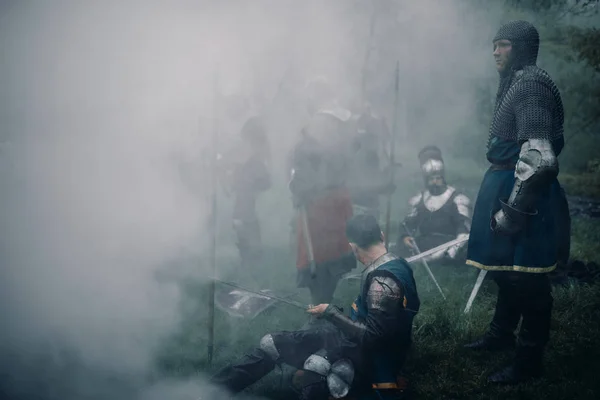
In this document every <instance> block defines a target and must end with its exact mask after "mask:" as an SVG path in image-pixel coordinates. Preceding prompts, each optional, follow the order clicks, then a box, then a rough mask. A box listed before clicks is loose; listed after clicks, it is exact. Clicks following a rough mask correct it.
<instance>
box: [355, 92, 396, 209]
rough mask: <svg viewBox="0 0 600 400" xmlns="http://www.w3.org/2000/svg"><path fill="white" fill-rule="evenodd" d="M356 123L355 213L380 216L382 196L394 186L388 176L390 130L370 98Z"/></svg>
mask: <svg viewBox="0 0 600 400" xmlns="http://www.w3.org/2000/svg"><path fill="white" fill-rule="evenodd" d="M353 123H354V124H355V132H354V135H353V139H352V142H351V144H350V163H351V164H350V175H351V176H352V179H350V180H349V182H348V187H349V189H350V195H351V197H352V206H353V210H354V214H355V215H356V214H371V215H373V216H375V218H377V220H379V218H380V208H379V196H381V195H386V194H391V193H393V192H394V190H395V186H394V185H393V184H392V182H390V177H389V172H390V170H389V168H390V165H389V162H390V155H389V149H388V144H389V142H390V131H389V129H388V126H387V124H386V122H385V119H384V118H383V117H380V116H378V115H375V114H374V113H373V111H372V109H371V105H370V103H368V102H365V103H364V104H363V107H362V108H361V110H360V114H358V115H356V116H355V117H354V118H353ZM383 165H385V167H383Z"/></svg>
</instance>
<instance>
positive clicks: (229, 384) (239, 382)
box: [210, 334, 280, 393]
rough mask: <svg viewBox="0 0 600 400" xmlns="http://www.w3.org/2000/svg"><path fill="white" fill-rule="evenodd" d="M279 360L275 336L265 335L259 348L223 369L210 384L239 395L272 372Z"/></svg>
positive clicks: (213, 377)
mask: <svg viewBox="0 0 600 400" xmlns="http://www.w3.org/2000/svg"><path fill="white" fill-rule="evenodd" d="M279 358H280V354H279V351H278V350H277V346H276V345H275V340H274V337H273V335H271V334H268V335H265V336H264V337H263V338H262V339H261V341H260V345H259V347H256V348H254V349H253V350H252V351H251V352H250V353H248V354H246V355H244V356H243V357H242V358H241V359H240V360H238V361H236V362H234V363H233V364H229V365H227V366H225V367H223V368H221V369H220V370H219V371H218V372H217V373H216V374H215V375H213V376H212V377H211V379H210V383H212V384H214V385H217V386H221V387H224V388H226V389H227V390H228V391H230V392H232V393H238V392H240V391H242V390H244V389H245V388H246V387H248V386H250V385H252V384H253V383H255V382H256V381H258V380H260V379H261V378H262V377H264V376H265V375H267V374H268V373H269V372H271V371H272V370H273V368H274V367H275V365H276V363H277V362H278V360H279Z"/></svg>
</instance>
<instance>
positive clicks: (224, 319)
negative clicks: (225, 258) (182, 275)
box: [156, 218, 600, 400]
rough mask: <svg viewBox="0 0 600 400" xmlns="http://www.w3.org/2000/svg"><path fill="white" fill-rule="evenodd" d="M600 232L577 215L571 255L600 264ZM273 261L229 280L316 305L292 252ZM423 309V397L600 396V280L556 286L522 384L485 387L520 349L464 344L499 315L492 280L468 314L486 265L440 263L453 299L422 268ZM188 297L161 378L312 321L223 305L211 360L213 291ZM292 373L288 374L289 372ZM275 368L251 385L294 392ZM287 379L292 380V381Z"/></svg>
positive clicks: (275, 394) (260, 390)
mask: <svg viewBox="0 0 600 400" xmlns="http://www.w3.org/2000/svg"><path fill="white" fill-rule="evenodd" d="M599 239H600V228H599V227H598V223H597V221H593V220H585V219H580V218H575V219H574V220H573V246H572V255H573V256H574V257H577V258H580V259H584V260H586V261H592V260H595V261H598V258H597V257H598V256H597V254H598V251H599V250H600V248H599V247H598V246H599V244H598V243H600V240H599ZM268 254H269V257H268V263H265V264H264V265H262V266H261V267H260V268H259V270H256V271H239V272H237V273H236V274H233V273H232V274H231V276H229V277H224V278H229V279H231V280H233V281H236V282H238V283H242V284H244V282H246V283H248V286H249V287H250V288H254V289H257V288H266V287H268V288H273V289H278V290H279V291H281V292H284V293H293V292H297V293H298V294H297V296H296V297H294V298H295V299H296V300H299V301H303V302H306V303H308V299H309V296H308V292H307V291H306V290H299V289H296V288H295V284H294V282H295V275H294V274H295V271H294V267H293V265H294V264H293V260H292V259H291V257H290V255H289V251H288V248H273V249H270V250H269V252H268ZM413 269H414V271H415V278H416V280H417V285H418V289H419V294H420V297H421V301H422V308H421V311H420V313H419V314H418V316H417V317H416V319H415V329H414V331H413V332H414V340H415V343H414V349H413V355H412V357H411V359H410V361H409V364H408V366H407V367H408V370H409V373H410V377H411V382H412V384H413V387H414V389H415V394H416V396H415V398H419V399H438V400H439V399H503V400H506V399H597V398H600V380H599V379H598V378H597V371H599V370H600V345H598V343H597V339H598V338H599V337H600V285H598V284H595V285H593V286H588V285H577V284H570V285H568V286H564V287H555V288H554V291H553V296H554V299H555V302H554V309H553V315H552V332H551V340H550V343H549V345H548V349H547V352H546V358H545V374H544V377H543V378H542V379H540V380H538V381H536V382H533V383H530V384H524V385H520V386H516V387H495V386H490V385H488V384H486V377H487V375H488V374H489V373H491V372H493V371H494V370H496V369H498V368H500V367H502V366H503V365H504V364H505V363H506V362H508V361H510V359H511V356H512V354H511V353H506V354H495V353H493V354H490V353H480V354H473V353H471V352H467V351H465V350H463V349H462V344H464V343H466V342H468V341H470V340H471V339H474V338H475V337H477V336H479V335H481V334H482V333H483V332H484V331H485V330H486V328H487V326H488V324H489V322H490V320H491V317H492V315H493V310H494V304H495V290H496V288H495V286H494V284H493V283H491V282H487V281H486V282H485V283H484V286H483V287H482V290H481V292H480V294H479V296H478V298H477V299H476V301H475V304H474V307H473V310H472V312H471V314H470V315H468V316H465V315H464V314H462V310H463V308H464V305H465V303H466V300H467V298H468V296H469V293H470V291H471V288H472V285H473V283H474V281H475V276H476V273H477V271H476V270H474V269H472V268H469V267H466V266H465V267H453V268H448V267H446V268H444V267H437V268H436V269H435V270H434V274H435V275H436V277H437V278H438V280H439V281H440V285H441V286H442V287H443V288H444V291H445V294H446V296H447V299H448V300H447V302H444V301H443V299H442V298H441V296H440V294H439V293H438V292H437V289H436V288H435V286H434V285H433V283H431V281H430V279H429V277H428V275H427V274H426V272H425V271H424V270H423V268H421V267H420V266H419V265H414V266H413ZM184 290H185V293H187V297H186V301H185V302H184V303H182V313H183V317H184V318H183V323H182V325H181V326H180V328H179V330H178V332H177V334H175V335H173V336H171V337H169V338H167V340H165V342H164V345H163V346H162V348H161V351H160V352H159V353H158V354H157V358H156V362H157V369H158V371H159V372H160V374H161V375H166V376H173V377H190V376H197V375H198V374H210V373H211V372H213V371H215V370H216V369H217V368H219V367H221V366H223V365H225V364H226V363H227V362H230V361H233V360H234V359H236V358H238V357H239V356H241V355H242V353H244V352H245V351H247V350H249V348H251V347H254V346H256V345H257V343H258V341H259V339H260V338H261V337H262V335H264V334H265V333H267V332H269V331H276V330H293V329H296V328H298V327H300V326H301V325H302V324H303V323H304V321H305V318H306V317H305V315H304V313H303V312H302V311H301V310H298V309H295V308H293V307H290V306H288V305H284V304H279V305H277V306H275V307H273V308H271V309H269V310H267V311H266V312H264V313H263V314H261V315H259V316H258V317H257V318H255V319H254V320H252V321H248V320H243V319H233V318H231V317H228V316H227V315H226V314H224V313H222V312H220V311H219V310H217V311H216V319H215V330H216V337H215V346H216V348H215V356H214V360H213V363H212V365H208V364H207V360H206V350H207V328H206V327H207V318H206V307H207V306H206V299H207V291H206V290H207V289H206V286H205V285H203V284H201V283H194V282H188V283H187V284H186V285H185V287H184ZM357 290H358V283H357V282H356V281H343V283H341V284H340V286H339V287H338V290H337V292H336V295H335V300H334V302H335V303H336V304H338V305H341V306H343V307H344V308H345V309H347V307H348V306H349V303H350V302H351V301H352V300H353V298H354V296H355V294H356V292H357ZM283 372H284V374H285V376H286V377H287V374H288V372H289V371H283ZM281 374H282V372H280V371H278V370H276V371H275V372H273V373H271V374H270V375H269V376H267V377H266V378H265V379H263V380H262V381H260V382H259V383H257V384H255V385H253V386H252V387H250V388H249V389H248V390H247V391H248V392H249V393H252V394H257V395H261V396H266V397H268V398H272V399H280V398H281V399H283V398H289V395H290V392H289V390H287V389H286V385H285V382H283V384H282V380H281V379H282V378H283V376H282V375H281ZM284 379H287V378H284Z"/></svg>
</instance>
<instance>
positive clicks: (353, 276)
mask: <svg viewBox="0 0 600 400" xmlns="http://www.w3.org/2000/svg"><path fill="white" fill-rule="evenodd" d="M467 240H469V236H468V235H467V236H465V237H462V238H459V239H454V240H451V241H449V242H446V243H443V244H440V245H439V246H437V247H434V248H433V249H429V250H426V251H424V252H422V253H420V254H417V255H416V256H412V257H408V258H407V259H405V261H406V262H407V263H409V264H412V263H413V262H415V261H419V260H420V259H422V258H424V257H427V256H430V255H432V254H434V253H437V252H438V251H441V250H446V249H447V248H449V247H451V246H454V245H455V244H459V243H463V242H466V241H467ZM361 275H362V272H361V273H354V274H347V275H344V276H343V277H342V279H360V276H361Z"/></svg>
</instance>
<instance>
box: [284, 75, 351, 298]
mask: <svg viewBox="0 0 600 400" xmlns="http://www.w3.org/2000/svg"><path fill="white" fill-rule="evenodd" d="M308 91H309V102H308V107H309V111H310V112H311V116H310V119H309V121H308V124H307V125H306V126H305V128H304V129H303V131H302V137H301V138H300V141H299V142H298V143H297V145H296V146H295V147H294V149H293V155H292V163H291V164H292V168H293V169H292V174H291V175H292V177H291V181H290V184H289V189H290V191H291V193H292V196H293V202H294V208H296V210H298V211H299V212H298V220H297V222H296V228H297V244H298V253H297V260H296V267H297V269H298V275H297V277H298V282H297V283H298V287H308V288H309V290H310V294H311V299H312V302H313V303H314V304H319V303H329V302H331V300H332V299H333V294H334V292H335V289H336V286H337V283H338V281H339V280H340V278H341V275H343V274H344V273H346V272H348V271H350V270H351V269H352V268H354V267H355V266H356V260H355V259H354V256H353V255H352V249H351V248H350V245H349V244H348V239H347V238H346V234H345V229H346V221H347V220H348V219H349V218H350V217H351V216H352V201H351V199H350V193H349V191H348V188H347V175H348V172H347V170H348V159H347V157H348V145H347V142H348V141H349V138H350V137H351V129H352V128H351V127H352V124H351V123H350V118H351V116H352V114H351V112H350V111H348V110H346V109H345V108H342V107H341V106H340V105H339V104H338V103H337V101H336V99H335V96H334V93H333V88H332V87H331V85H330V84H329V83H328V82H327V81H326V80H324V79H315V80H314V81H312V82H310V83H309V85H308ZM315 266H316V268H315Z"/></svg>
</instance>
